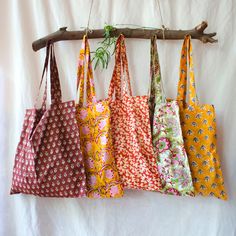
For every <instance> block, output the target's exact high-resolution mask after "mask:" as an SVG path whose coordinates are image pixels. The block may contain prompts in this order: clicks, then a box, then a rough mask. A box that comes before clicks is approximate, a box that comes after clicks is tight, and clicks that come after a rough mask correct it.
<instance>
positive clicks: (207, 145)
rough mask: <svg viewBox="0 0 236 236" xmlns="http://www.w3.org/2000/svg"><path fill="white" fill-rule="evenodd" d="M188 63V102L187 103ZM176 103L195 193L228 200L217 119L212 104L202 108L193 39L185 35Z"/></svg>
mask: <svg viewBox="0 0 236 236" xmlns="http://www.w3.org/2000/svg"><path fill="white" fill-rule="evenodd" d="M187 63H189V69H190V71H189V78H190V83H189V103H188V104H187V103H186V91H187V66H188V64H187ZM177 100H178V103H179V107H180V119H181V126H182V131H183V136H184V141H185V148H186V151H187V154H188V158H189V163H190V169H191V172H192V178H193V183H194V188H195V193H196V194H200V195H203V196H208V195H211V196H215V197H218V198H220V199H224V200H226V199H227V194H226V192H225V187H224V180H223V175H222V170H221V166H220V158H219V156H218V154H217V150H216V120H215V110H214V106H213V105H209V104H206V105H199V103H198V99H197V95H196V89H195V81H194V71H193V60H192V45H191V37H190V36H186V38H185V40H184V43H183V47H182V53H181V61H180V80H179V85H178V96H177Z"/></svg>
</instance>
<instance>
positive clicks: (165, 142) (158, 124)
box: [149, 37, 194, 196]
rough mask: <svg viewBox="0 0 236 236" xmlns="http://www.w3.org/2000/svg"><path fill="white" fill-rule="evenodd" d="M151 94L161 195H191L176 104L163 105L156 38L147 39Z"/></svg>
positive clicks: (192, 192) (187, 164)
mask: <svg viewBox="0 0 236 236" xmlns="http://www.w3.org/2000/svg"><path fill="white" fill-rule="evenodd" d="M150 69H151V94H150V100H149V106H150V113H151V124H152V135H153V146H154V151H155V156H156V158H157V166H158V171H159V173H160V176H161V180H162V190H160V191H161V192H163V193H166V194H172V195H183V196H184V195H190V196H192V195H194V189H193V183H192V177H191V173H190V168H189V163H188V158H187V154H186V151H185V149H184V142H183V137H182V131H181V126H180V119H179V106H178V104H177V101H171V102H167V101H166V99H165V95H164V91H163V86H162V82H161V72H160V65H159V59H158V52H157V45H156V37H153V38H152V39H151V66H150Z"/></svg>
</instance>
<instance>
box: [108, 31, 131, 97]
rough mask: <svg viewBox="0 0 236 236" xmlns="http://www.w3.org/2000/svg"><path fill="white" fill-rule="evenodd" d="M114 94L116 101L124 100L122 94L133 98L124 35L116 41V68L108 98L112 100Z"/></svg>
mask: <svg viewBox="0 0 236 236" xmlns="http://www.w3.org/2000/svg"><path fill="white" fill-rule="evenodd" d="M127 86H128V88H127ZM127 89H128V91H127ZM114 93H115V99H122V93H123V94H124V95H126V96H128V95H129V96H132V89H131V83H130V75H129V68H128V59H127V55H126V46H125V37H124V35H123V34H121V35H120V36H119V37H118V39H117V41H116V48H115V66H114V70H113V74H112V79H111V83H110V87H109V92H108V98H109V99H112V97H113V94H114Z"/></svg>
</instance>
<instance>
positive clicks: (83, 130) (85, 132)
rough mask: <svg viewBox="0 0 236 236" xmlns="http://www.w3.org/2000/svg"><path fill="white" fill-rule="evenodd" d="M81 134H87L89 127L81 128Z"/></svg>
mask: <svg viewBox="0 0 236 236" xmlns="http://www.w3.org/2000/svg"><path fill="white" fill-rule="evenodd" d="M82 133H83V134H85V135H86V134H88V133H89V127H88V126H84V127H83V128H82Z"/></svg>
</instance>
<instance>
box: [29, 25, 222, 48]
mask: <svg viewBox="0 0 236 236" xmlns="http://www.w3.org/2000/svg"><path fill="white" fill-rule="evenodd" d="M206 28H207V22H205V21H203V22H202V23H201V24H200V25H198V26H196V27H195V28H193V29H191V30H169V29H165V30H164V31H163V29H130V28H115V29H114V30H113V31H112V32H111V36H116V37H117V36H119V35H120V34H123V35H124V36H125V37H126V38H141V39H149V38H151V36H153V35H156V36H157V38H158V39H168V40H169V39H170V40H178V39H184V37H185V35H187V34H189V35H191V37H192V38H193V39H198V40H200V41H202V42H203V43H215V42H217V39H214V38H213V37H214V36H215V35H216V33H208V34H206V33H204V30H205V29H206ZM66 29H67V27H63V28H60V29H59V30H58V31H56V32H54V33H52V34H49V35H47V36H46V37H44V38H41V39H38V40H36V41H34V42H33V44H32V47H33V50H34V51H37V50H39V49H41V48H43V47H45V46H46V44H47V42H48V41H49V40H50V41H51V42H58V41H64V40H78V39H82V38H83V36H84V34H85V31H84V30H83V31H67V30H66ZM87 35H88V37H89V38H91V39H92V38H103V37H104V30H103V29H96V30H92V31H89V32H88V33H87Z"/></svg>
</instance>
